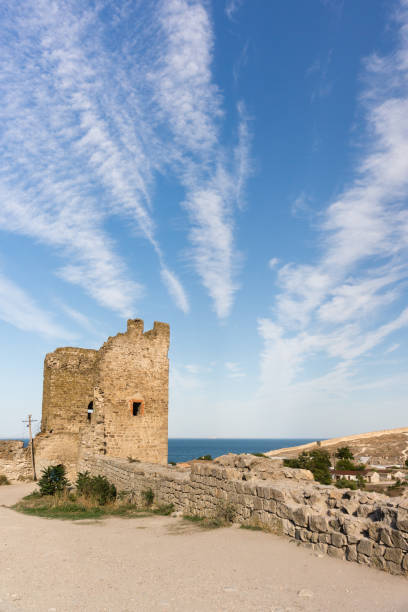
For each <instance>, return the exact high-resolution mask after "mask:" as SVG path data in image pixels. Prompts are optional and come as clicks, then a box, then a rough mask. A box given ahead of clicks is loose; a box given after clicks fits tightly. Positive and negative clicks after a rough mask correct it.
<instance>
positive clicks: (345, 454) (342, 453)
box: [336, 446, 354, 461]
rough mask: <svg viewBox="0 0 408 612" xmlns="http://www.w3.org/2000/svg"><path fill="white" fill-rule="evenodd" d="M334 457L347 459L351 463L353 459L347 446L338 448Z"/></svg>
mask: <svg viewBox="0 0 408 612" xmlns="http://www.w3.org/2000/svg"><path fill="white" fill-rule="evenodd" d="M336 457H337V459H349V460H350V461H353V459H354V455H353V453H352V452H351V450H350V447H349V446H341V447H340V448H338V449H337V451H336Z"/></svg>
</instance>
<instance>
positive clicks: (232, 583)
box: [0, 485, 408, 612]
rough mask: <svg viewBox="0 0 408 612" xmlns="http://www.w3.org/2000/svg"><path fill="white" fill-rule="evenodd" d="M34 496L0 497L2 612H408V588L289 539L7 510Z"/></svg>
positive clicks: (179, 523) (166, 521)
mask: <svg viewBox="0 0 408 612" xmlns="http://www.w3.org/2000/svg"><path fill="white" fill-rule="evenodd" d="M30 488H32V485H12V486H9V487H0V506H1V507H0V611H1V612H11V611H13V612H14V611H17V610H37V611H40V612H43V611H44V612H74V611H81V612H102V611H109V612H125V611H129V612H131V611H132V612H133V611H137V612H139V611H149V612H150V611H153V612H154V611H156V610H163V611H172V610H177V611H178V610H181V611H188V612H195V611H200V612H201V611H206V612H210V611H222V610H225V611H230V610H231V611H233V610H234V611H235V610H237V611H238V610H239V611H241V612H242V611H246V610H256V611H257V612H264V611H265V612H266V611H268V612H272V611H274V612H283V611H286V612H289V611H292V612H295V611H299V610H305V611H310V612H312V611H313V612H316V611H322V612H323V611H324V612H328V611H330V612H337V611H341V612H351V611H356V612H357V611H358V612H364V611H367V612H368V611H369V612H376V611H387V612H391V611H396V612H408V579H407V578H402V577H396V576H390V575H388V574H386V573H383V572H380V571H377V570H374V569H369V568H366V567H362V566H359V565H357V564H355V563H347V562H344V561H339V560H337V559H331V558H328V557H326V556H323V557H322V556H320V557H319V556H317V555H316V554H314V553H313V552H312V551H309V550H306V549H303V548H300V547H298V546H297V545H296V543H293V542H290V541H289V540H288V539H286V538H279V537H276V536H273V535H270V534H265V533H260V532H253V531H246V530H243V529H238V528H234V527H231V528H225V529H218V530H212V531H203V530H201V529H200V528H197V527H195V526H194V525H191V524H190V523H187V522H185V521H183V520H182V519H176V518H171V517H149V518H140V519H131V520H128V519H116V518H115V519H108V520H104V521H101V522H97V523H95V522H80V523H78V522H68V521H56V520H47V519H42V518H37V517H29V516H24V515H21V514H18V513H16V512H14V511H13V510H11V509H9V508H7V507H5V506H7V505H10V504H12V503H15V502H16V501H17V500H18V499H19V498H20V497H22V496H23V495H25V494H26V493H27V492H28V491H29V490H30Z"/></svg>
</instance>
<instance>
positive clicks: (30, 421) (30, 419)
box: [23, 414, 37, 480]
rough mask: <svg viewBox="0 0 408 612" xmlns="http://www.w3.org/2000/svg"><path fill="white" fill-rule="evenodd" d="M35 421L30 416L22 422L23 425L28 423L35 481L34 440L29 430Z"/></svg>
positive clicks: (35, 478)
mask: <svg viewBox="0 0 408 612" xmlns="http://www.w3.org/2000/svg"><path fill="white" fill-rule="evenodd" d="M36 421H37V419H33V418H32V417H31V414H29V415H28V421H23V423H28V425H27V427H28V433H29V437H30V449H31V464H32V466H33V479H34V480H37V474H36V473H35V458H34V440H33V432H32V429H31V424H32V423H36Z"/></svg>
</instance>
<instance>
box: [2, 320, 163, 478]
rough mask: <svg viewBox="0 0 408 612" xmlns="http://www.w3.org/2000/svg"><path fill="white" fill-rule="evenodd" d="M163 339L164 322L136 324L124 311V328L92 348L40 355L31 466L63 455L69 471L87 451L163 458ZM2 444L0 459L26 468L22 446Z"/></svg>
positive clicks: (19, 470)
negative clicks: (40, 392) (40, 383)
mask: <svg viewBox="0 0 408 612" xmlns="http://www.w3.org/2000/svg"><path fill="white" fill-rule="evenodd" d="M169 341H170V328H169V326H168V325H167V324H166V323H159V322H157V321H156V322H155V323H154V327H153V329H151V330H149V331H147V332H143V321H141V320H140V319H130V320H129V321H128V323H127V331H126V332H125V333H119V334H117V335H116V336H115V337H111V338H108V340H107V341H106V342H105V344H103V346H102V347H101V348H100V349H99V350H98V351H97V350H93V349H82V348H74V347H64V348H58V349H56V350H55V351H54V352H53V353H49V354H48V355H46V357H45V360H44V385H43V404H42V420H41V433H40V434H39V435H37V436H36V438H35V440H34V449H35V458H36V467H37V472H38V474H40V472H41V469H42V468H44V467H46V466H48V465H50V464H53V463H63V464H64V465H65V466H66V468H67V472H68V476H69V477H70V478H71V479H74V478H75V474H76V469H77V464H78V458H79V457H81V458H82V457H84V456H85V457H86V456H87V455H91V456H92V455H95V454H103V455H111V456H116V457H128V456H130V457H133V458H135V459H139V460H141V461H149V462H153V463H163V464H166V463H167V443H168V440H167V414H168V386H169V361H168V350H169ZM91 402H92V407H93V413H92V414H91V415H89V416H91V418H90V419H89V418H88V406H89V405H90V403H91ZM10 444H11V445H13V444H16V443H14V442H10ZM17 444H18V443H17ZM4 448H5V447H4ZM10 448H13V452H11V451H10V452H8V455H7V464H6V463H4V462H3V463H1V461H2V459H1V457H0V467H1V466H2V465H3V464H4V470H3V471H4V473H6V472H7V474H8V475H10V477H11V478H16V477H18V476H19V475H21V476H24V475H26V472H27V470H26V467H25V458H24V457H25V454H24V453H25V452H26V451H23V450H21V449H18V448H17V447H14V446H12V447H10ZM4 452H5V451H4ZM4 461H5V460H4ZM6 468H7V470H6ZM0 473H1V471H0ZM11 474H13V475H11Z"/></svg>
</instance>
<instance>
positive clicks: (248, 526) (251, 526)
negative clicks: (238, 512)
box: [240, 523, 266, 531]
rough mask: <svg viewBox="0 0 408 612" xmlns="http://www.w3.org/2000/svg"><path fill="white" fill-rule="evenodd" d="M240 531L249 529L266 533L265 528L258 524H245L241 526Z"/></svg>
mask: <svg viewBox="0 0 408 612" xmlns="http://www.w3.org/2000/svg"><path fill="white" fill-rule="evenodd" d="M240 529H248V530H250V531H266V529H265V527H262V525H257V524H256V523H254V524H252V523H243V524H242V525H241V526H240Z"/></svg>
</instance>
